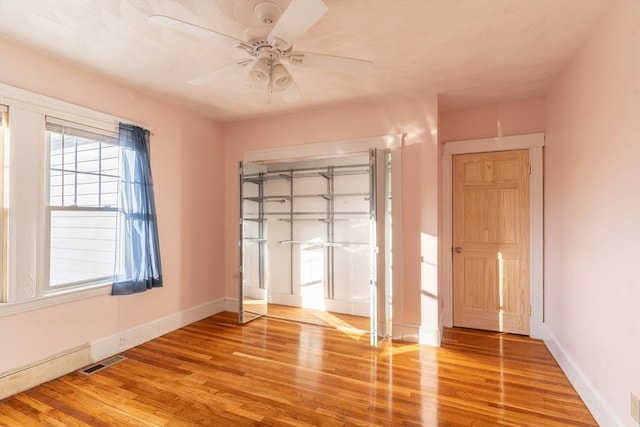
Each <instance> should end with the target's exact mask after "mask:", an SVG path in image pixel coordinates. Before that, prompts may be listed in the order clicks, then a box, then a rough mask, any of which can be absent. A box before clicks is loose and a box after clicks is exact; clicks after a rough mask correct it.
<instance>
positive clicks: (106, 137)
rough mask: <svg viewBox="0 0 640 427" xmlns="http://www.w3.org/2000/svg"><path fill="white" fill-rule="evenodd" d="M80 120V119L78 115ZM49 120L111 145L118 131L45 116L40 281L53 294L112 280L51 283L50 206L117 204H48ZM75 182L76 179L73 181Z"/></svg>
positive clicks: (83, 209) (112, 209)
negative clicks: (47, 133) (43, 202)
mask: <svg viewBox="0 0 640 427" xmlns="http://www.w3.org/2000/svg"><path fill="white" fill-rule="evenodd" d="M79 120H81V119H79ZM48 124H51V125H53V126H57V127H59V128H60V130H61V131H62V132H63V134H64V130H71V132H70V133H71V134H74V133H76V132H74V131H80V132H83V131H84V132H87V135H86V137H90V138H92V137H94V136H97V137H98V138H96V139H95V141H96V142H100V143H107V144H113V145H117V143H118V142H117V141H118V133H117V128H116V129H111V130H107V129H105V128H104V127H101V128H95V127H92V126H88V125H84V124H82V123H80V122H69V121H67V120H62V119H58V118H56V117H51V116H46V117H45V133H44V134H43V138H45V147H44V156H45V165H44V180H45V184H44V198H45V208H44V224H45V226H44V230H43V241H44V243H43V247H42V251H41V252H42V254H43V255H42V256H43V264H42V269H43V276H42V277H43V281H42V284H41V288H42V292H43V293H44V294H45V295H47V294H55V293H58V292H62V291H69V290H74V289H85V288H91V287H94V286H106V285H111V284H112V282H113V281H112V280H111V277H100V278H95V279H94V280H86V281H77V282H68V283H64V284H60V285H55V286H52V285H51V280H50V276H51V274H50V273H51V252H50V248H51V211H52V210H58V211H81V212H87V211H101V212H104V211H109V212H116V211H117V210H118V207H117V206H113V207H97V208H91V207H78V206H56V207H52V206H51V205H50V194H49V190H50V186H51V183H50V181H49V178H50V172H51V165H50V160H51V152H50V147H49V144H48V143H46V132H49V131H51V132H54V130H51V129H48V126H47V125H48ZM78 135H80V133H77V134H76V136H78ZM75 180H77V175H76V177H75ZM76 184H77V182H76ZM114 238H115V231H114ZM113 259H114V263H115V254H114V258H113Z"/></svg>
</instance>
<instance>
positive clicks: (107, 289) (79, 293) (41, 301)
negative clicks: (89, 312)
mask: <svg viewBox="0 0 640 427" xmlns="http://www.w3.org/2000/svg"><path fill="white" fill-rule="evenodd" d="M110 293H111V284H110V283H109V284H106V285H96V286H93V287H89V288H83V289H68V290H66V291H61V292H56V293H51V294H45V295H43V296H41V297H36V298H33V299H29V300H23V301H17V302H8V303H0V317H3V316H8V315H10V314H16V313H22V312H24V311H29V310H37V309H39V308H43V307H50V306H52V305H56V304H66V303H68V302H72V301H77V300H80V299H85V298H91V297H95V296H99V295H108V294H110Z"/></svg>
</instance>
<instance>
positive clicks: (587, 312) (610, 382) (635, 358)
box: [545, 1, 640, 426]
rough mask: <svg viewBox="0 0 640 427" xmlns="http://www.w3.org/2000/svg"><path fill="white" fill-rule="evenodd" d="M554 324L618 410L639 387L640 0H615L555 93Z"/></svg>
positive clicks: (549, 230) (620, 414)
mask: <svg viewBox="0 0 640 427" xmlns="http://www.w3.org/2000/svg"><path fill="white" fill-rule="evenodd" d="M547 100H548V104H547V105H548V111H547V139H546V147H545V172H546V174H545V248H546V252H545V301H546V307H545V308H546V324H547V326H548V328H549V330H550V331H551V332H552V334H553V335H554V336H555V339H556V340H557V342H558V343H559V344H560V345H561V346H562V347H563V348H564V350H565V352H566V353H567V355H568V357H570V358H571V359H572V360H573V362H574V363H575V368H576V369H577V370H579V371H581V372H582V374H583V375H584V377H585V378H586V381H587V382H588V383H590V385H591V387H592V389H593V390H594V391H595V392H596V393H599V395H600V397H601V399H602V401H603V402H604V404H605V406H607V405H608V406H609V408H610V409H611V413H612V414H614V415H612V417H611V419H609V420H608V421H606V422H605V421H600V422H601V423H602V425H614V422H615V421H614V419H615V417H617V418H618V420H616V421H617V422H619V423H620V425H627V426H631V425H636V424H635V422H634V421H633V420H632V418H631V417H630V416H629V411H630V408H629V393H630V392H634V393H635V394H636V395H637V396H640V367H639V365H638V363H639V361H640V285H639V283H640V282H639V279H638V277H639V270H638V268H639V266H640V190H639V188H640V2H638V1H619V2H613V3H612V7H611V8H610V9H609V11H608V12H607V14H606V15H605V16H604V18H603V20H602V22H601V23H600V25H599V27H598V28H597V29H596V30H595V31H594V33H593V34H592V35H591V37H590V39H589V40H588V42H587V43H586V44H585V45H584V46H583V48H582V50H581V51H580V52H579V54H578V55H577V56H576V57H575V58H574V59H573V61H572V62H571V63H570V65H569V66H568V68H567V69H566V71H565V72H564V73H563V75H562V76H561V77H560V78H559V79H558V80H557V82H556V83H555V85H554V87H553V90H552V91H551V92H550V94H549V95H548V98H547Z"/></svg>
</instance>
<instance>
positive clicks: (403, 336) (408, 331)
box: [391, 323, 422, 344]
mask: <svg viewBox="0 0 640 427" xmlns="http://www.w3.org/2000/svg"><path fill="white" fill-rule="evenodd" d="M391 338H392V339H393V340H397V341H404V342H413V343H420V325H416V324H406V323H394V324H393V325H391ZM420 344H422V343H420Z"/></svg>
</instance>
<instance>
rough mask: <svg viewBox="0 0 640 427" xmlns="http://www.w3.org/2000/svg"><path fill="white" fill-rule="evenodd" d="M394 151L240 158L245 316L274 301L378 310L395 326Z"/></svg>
mask: <svg viewBox="0 0 640 427" xmlns="http://www.w3.org/2000/svg"><path fill="white" fill-rule="evenodd" d="M389 158H390V156H389V153H388V152H383V151H380V150H371V151H370V152H369V153H364V154H360V155H351V156H348V157H340V158H330V159H306V160H297V161H295V162H279V163H268V164H267V163H265V164H260V163H247V162H244V163H242V162H241V163H240V165H239V183H240V189H239V190H240V191H239V194H240V200H239V207H240V220H239V242H238V246H239V250H240V257H239V259H240V267H239V277H240V310H239V320H240V323H246V322H248V321H251V320H253V319H255V318H257V317H260V316H262V315H265V314H268V304H278V305H282V306H292V307H300V308H307V309H315V310H322V311H327V312H332V313H341V314H348V315H355V316H363V317H369V330H370V335H371V344H372V345H376V344H377V341H378V339H380V338H384V337H386V336H388V335H389V334H390V326H389V324H390V322H389V321H388V319H389V318H390V307H389V303H390V294H389V291H390V289H391V283H390V277H391V275H390V274H389V270H390V268H391V265H390V253H391V247H390V242H391V236H390V233H391V208H390V206H391V203H390V188H391V186H390V163H389Z"/></svg>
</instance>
